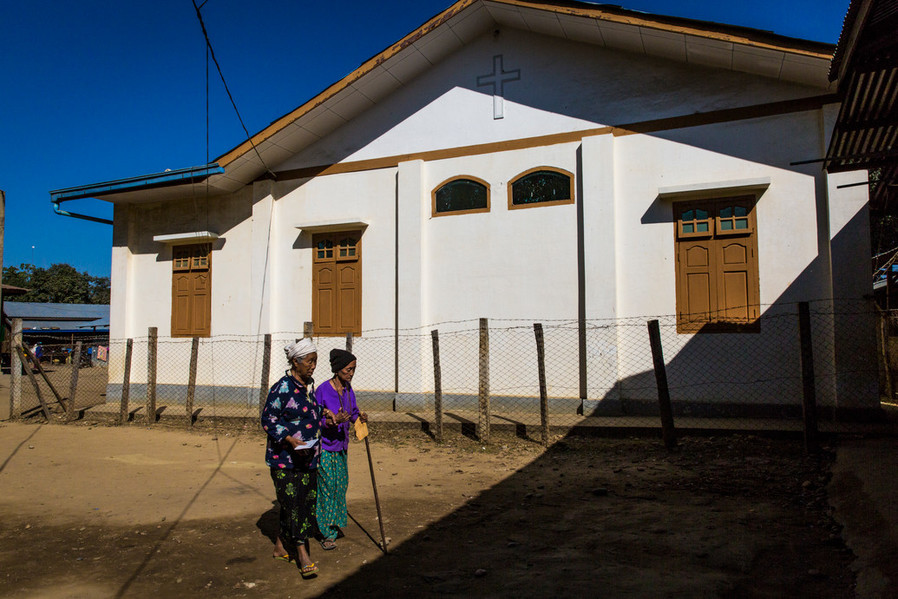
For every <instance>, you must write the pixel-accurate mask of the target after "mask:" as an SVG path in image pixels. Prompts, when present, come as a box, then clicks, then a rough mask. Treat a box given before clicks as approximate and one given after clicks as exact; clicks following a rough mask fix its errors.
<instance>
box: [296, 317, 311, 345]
mask: <svg viewBox="0 0 898 599" xmlns="http://www.w3.org/2000/svg"><path fill="white" fill-rule="evenodd" d="M314 334H315V324H314V323H313V322H311V321H308V320H307V321H306V322H304V323H302V336H303V338H304V339H311V338H312V336H313V335H314ZM297 341H299V339H297Z"/></svg>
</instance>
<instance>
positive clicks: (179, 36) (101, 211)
mask: <svg viewBox="0 0 898 599" xmlns="http://www.w3.org/2000/svg"><path fill="white" fill-rule="evenodd" d="M848 1H849V0H794V1H792V0H780V1H778V2H774V1H768V0H756V1H754V2H724V1H721V0H687V1H681V2H672V1H662V0H633V1H626V0H620V3H621V5H622V6H623V7H624V8H628V9H632V10H642V11H645V12H650V13H656V14H666V15H675V16H681V17H688V18H694V19H702V20H708V21H716V22H721V23H729V24H734V25H742V26H746V27H753V28H756V29H764V30H769V31H773V32H775V33H779V34H782V35H788V36H792V37H799V38H804V39H810V40H815V41H822V42H829V43H835V42H836V41H837V39H838V36H839V32H840V30H841V26H842V19H843V18H844V16H845V12H846V11H847V9H848ZM450 4H451V0H386V1H384V2H378V3H375V2H370V1H366V2H362V1H360V0H344V1H342V2H333V3H331V2H301V1H300V0H254V2H252V3H250V2H246V1H245V0H208V2H207V3H206V4H205V6H204V7H203V9H202V12H203V18H204V19H205V21H206V27H207V30H208V32H209V35H210V37H211V39H212V44H213V47H214V49H215V54H216V56H217V58H218V60H219V63H220V64H221V66H222V69H223V71H224V74H225V78H226V79H227V82H228V86H229V87H230V89H231V93H232V94H233V95H234V98H235V100H236V102H237V106H238V108H239V109H240V113H241V115H242V117H243V120H244V122H245V123H246V126H247V128H248V129H249V131H250V133H251V134H252V133H256V132H258V131H259V130H261V129H262V128H264V127H265V126H266V125H268V123H270V122H271V121H273V120H275V119H276V118H278V117H280V116H282V115H284V114H286V113H287V112H289V111H291V110H292V109H294V108H296V107H297V106H299V105H300V104H302V103H304V102H305V101H306V100H308V99H309V98H311V97H312V96H314V95H315V94H317V93H318V92H320V91H322V90H323V89H325V88H326V87H327V86H328V85H330V84H331V83H334V82H335V81H337V80H339V79H341V78H342V77H343V76H345V75H346V74H348V73H349V72H351V71H352V70H354V69H355V68H356V67H357V66H359V65H360V64H361V63H362V62H364V61H365V60H367V59H368V58H370V57H371V56H373V55H374V54H377V53H378V52H380V51H381V50H383V49H384V48H386V47H387V46H389V45H390V44H392V43H393V42H395V41H397V40H398V39H399V38H401V37H402V36H404V35H405V34H407V33H409V32H410V31H411V30H413V29H414V28H416V27H417V26H419V25H421V24H422V23H424V22H425V21H426V20H427V19H429V18H430V17H432V16H434V15H436V14H437V13H439V12H440V11H442V10H443V9H445V8H447V7H448V6H449V5H450ZM0 16H2V19H0V21H2V22H3V24H4V28H3V35H2V37H3V51H2V52H0V82H2V83H0V189H2V190H4V191H5V192H6V222H5V241H4V248H3V263H4V265H5V266H9V265H18V264H20V263H23V262H25V263H31V262H33V263H34V264H36V265H37V266H42V267H48V266H50V265H51V264H53V263H56V262H68V263H70V264H72V265H74V266H75V267H76V268H77V269H79V270H86V271H88V272H89V273H90V274H92V275H97V276H107V275H108V274H109V270H110V256H111V243H112V227H111V226H109V225H103V224H98V223H92V222H87V221H81V220H77V219H73V218H66V217H62V216H58V215H55V214H54V213H53V210H52V207H51V206H50V195H49V192H50V191H51V190H55V189H60V188H65V187H74V186H79V185H85V184H88V183H96V182H101V181H109V180H114V179H120V178H125V177H132V176H137V175H145V174H149V173H155V172H160V171H163V170H165V169H167V168H171V169H177V168H183V167H188V166H196V165H201V164H204V163H205V162H206V152H207V144H206V54H205V42H204V40H203V36H202V31H201V29H200V26H199V23H198V21H197V18H196V14H195V12H194V9H193V4H192V2H191V0H154V1H153V2H149V1H147V0H125V1H123V0H116V1H114V2H113V1H111V0H78V1H77V2H76V1H75V0H50V1H39V0H34V1H31V0H29V1H26V2H19V1H14V0H0ZM210 68H211V69H212V71H211V73H210V75H211V76H210V79H209V96H210V100H209V129H210V131H209V145H208V152H209V158H210V159H214V158H215V157H217V156H219V155H221V154H223V153H224V152H226V151H227V150H229V149H231V148H232V147H234V146H236V145H237V144H239V143H240V142H241V141H243V140H244V138H245V136H244V133H243V130H242V128H241V127H240V123H239V122H238V120H237V118H236V116H235V114H234V111H233V109H232V108H231V105H230V102H229V101H228V98H227V96H226V94H225V91H224V88H223V86H222V84H221V81H220V80H219V78H218V74H217V73H216V72H215V71H214V65H213V66H211V67H210ZM63 206H64V207H65V208H66V209H68V210H71V211H74V212H81V213H88V214H92V215H96V216H101V217H105V218H111V215H112V210H111V207H110V205H109V204H108V203H105V202H100V201H93V200H81V201H77V202H72V203H70V204H64V205H63ZM32 246H33V249H32ZM32 257H33V258H32Z"/></svg>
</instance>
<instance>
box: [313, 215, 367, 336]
mask: <svg viewBox="0 0 898 599" xmlns="http://www.w3.org/2000/svg"><path fill="white" fill-rule="evenodd" d="M312 243H313V248H312V252H313V260H312V262H313V269H312V320H313V321H314V322H315V332H316V333H318V334H319V335H324V336H327V335H345V334H346V333H353V334H354V335H360V334H361V332H362V261H361V234H360V232H359V231H350V232H340V233H323V234H319V235H315V236H314V237H313V239H312Z"/></svg>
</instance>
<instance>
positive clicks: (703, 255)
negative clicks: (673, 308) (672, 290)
mask: <svg viewBox="0 0 898 599" xmlns="http://www.w3.org/2000/svg"><path fill="white" fill-rule="evenodd" d="M713 243H714V242H713V240H711V239H705V240H700V241H692V240H690V241H688V242H684V243H681V244H679V246H678V248H677V264H678V270H679V273H678V275H679V276H678V279H679V283H680V284H679V285H678V287H677V291H678V298H677V306H678V309H677V315H678V317H679V318H678V320H679V321H681V322H683V323H684V324H687V325H688V326H690V327H694V328H698V327H701V326H703V325H705V324H707V323H709V322H711V319H712V312H713V311H714V310H715V309H716V303H717V302H716V300H715V298H716V296H717V279H716V275H715V269H714V248H713Z"/></svg>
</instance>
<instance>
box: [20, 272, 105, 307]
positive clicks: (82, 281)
mask: <svg viewBox="0 0 898 599" xmlns="http://www.w3.org/2000/svg"><path fill="white" fill-rule="evenodd" d="M3 282H4V283H6V284H7V285H13V286H15V287H24V288H26V289H29V290H30V291H29V292H28V293H26V294H25V295H17V296H15V298H10V299H14V300H15V301H17V302H53V303H61V304H108V303H109V277H94V276H91V275H89V274H88V273H87V272H78V271H77V270H76V269H75V267H74V266H72V265H70V264H54V265H52V266H50V268H40V267H37V266H35V265H33V264H20V265H19V266H18V267H16V266H7V267H6V268H4V269H3Z"/></svg>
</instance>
